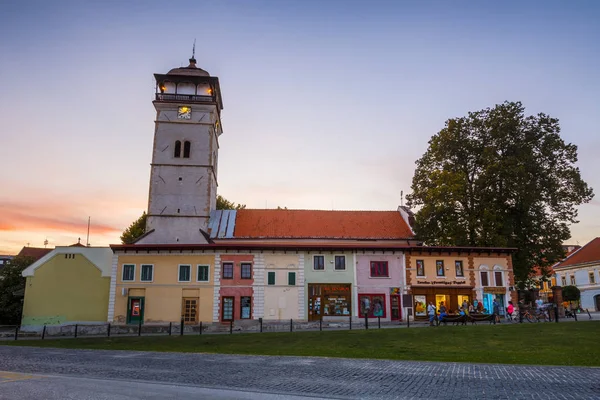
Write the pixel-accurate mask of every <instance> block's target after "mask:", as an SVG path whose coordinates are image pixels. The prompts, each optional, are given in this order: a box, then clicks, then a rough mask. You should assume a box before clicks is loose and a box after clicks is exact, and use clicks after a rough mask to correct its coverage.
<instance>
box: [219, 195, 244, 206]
mask: <svg viewBox="0 0 600 400" xmlns="http://www.w3.org/2000/svg"><path fill="white" fill-rule="evenodd" d="M244 208H246V205H245V204H235V202H233V201H229V200H227V199H226V198H225V197H223V196H221V195H220V194H219V195H217V210H242V209H244Z"/></svg>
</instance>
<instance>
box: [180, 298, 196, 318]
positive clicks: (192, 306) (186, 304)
mask: <svg viewBox="0 0 600 400" xmlns="http://www.w3.org/2000/svg"><path fill="white" fill-rule="evenodd" d="M182 306H183V307H182V308H183V309H182V310H181V319H182V320H183V322H184V323H186V324H195V323H197V322H198V299H197V298H184V299H183V304H182Z"/></svg>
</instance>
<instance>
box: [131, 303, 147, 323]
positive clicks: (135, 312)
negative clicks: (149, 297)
mask: <svg viewBox="0 0 600 400" xmlns="http://www.w3.org/2000/svg"><path fill="white" fill-rule="evenodd" d="M140 321H141V322H142V323H143V322H144V298H143V297H129V299H128V301H127V323H128V324H139V323H140Z"/></svg>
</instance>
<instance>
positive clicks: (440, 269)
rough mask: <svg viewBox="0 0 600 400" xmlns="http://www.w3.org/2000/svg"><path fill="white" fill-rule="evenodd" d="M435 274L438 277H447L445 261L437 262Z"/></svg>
mask: <svg viewBox="0 0 600 400" xmlns="http://www.w3.org/2000/svg"><path fill="white" fill-rule="evenodd" d="M435 273H436V275H437V276H446V272H445V271H444V260H437V261H436V262H435Z"/></svg>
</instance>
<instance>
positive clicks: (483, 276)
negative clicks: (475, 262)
mask: <svg viewBox="0 0 600 400" xmlns="http://www.w3.org/2000/svg"><path fill="white" fill-rule="evenodd" d="M480 274H481V286H490V282H489V280H488V273H487V271H481V272H480Z"/></svg>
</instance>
